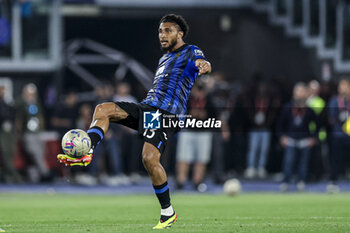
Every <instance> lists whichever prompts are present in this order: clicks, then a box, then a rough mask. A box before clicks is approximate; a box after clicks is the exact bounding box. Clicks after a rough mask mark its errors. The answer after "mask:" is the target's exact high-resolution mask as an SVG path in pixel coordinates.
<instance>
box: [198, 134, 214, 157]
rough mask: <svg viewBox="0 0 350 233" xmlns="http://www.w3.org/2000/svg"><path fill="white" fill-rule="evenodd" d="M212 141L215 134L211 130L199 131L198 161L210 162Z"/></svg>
mask: <svg viewBox="0 0 350 233" xmlns="http://www.w3.org/2000/svg"><path fill="white" fill-rule="evenodd" d="M212 143H213V134H212V133H211V132H201V133H198V137H196V145H197V161H198V162H201V163H208V162H209V160H210V155H211V149H212Z"/></svg>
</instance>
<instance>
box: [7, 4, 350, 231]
mask: <svg viewBox="0 0 350 233" xmlns="http://www.w3.org/2000/svg"><path fill="white" fill-rule="evenodd" d="M349 9H350V2H349V1H347V0H177V1H167V0H148V1H142V0H127V1H126V0H50V1H49V0H0V126H1V127H0V193H28V192H34V193H50V194H52V193H92V194H134V193H140V194H145V193H146V194H151V193H152V189H151V185H150V181H149V180H148V178H147V175H146V172H145V170H144V168H143V166H142V162H141V149H142V140H141V139H139V138H138V137H137V135H136V134H135V133H134V132H132V131H130V130H128V129H126V128H123V127H121V126H118V125H114V126H113V127H112V130H111V131H110V132H109V133H108V135H107V137H106V139H107V140H105V141H104V142H103V143H102V144H103V146H100V148H99V150H96V155H95V158H94V162H93V164H91V166H89V167H86V168H75V167H74V168H66V167H63V166H62V165H61V164H59V163H57V161H56V154H57V153H60V152H61V149H60V139H61V137H62V135H63V134H64V133H65V132H66V131H68V130H69V129H72V128H81V129H87V127H88V126H89V124H90V121H91V115H92V112H93V108H94V106H95V105H96V104H98V103H101V102H104V101H117V100H124V101H125V100H126V101H135V102H137V101H140V100H142V98H143V97H145V95H146V93H147V90H148V88H149V87H150V86H151V84H152V80H153V72H154V70H155V68H156V66H157V62H158V59H159V58H160V56H161V55H162V52H161V51H160V48H159V41H158V32H157V29H158V22H159V19H160V18H161V16H163V15H165V14H167V13H177V14H181V15H183V16H184V17H185V19H186V20H187V21H188V23H189V25H190V33H189V36H188V38H187V39H186V42H188V43H190V44H195V45H197V46H199V47H200V48H201V49H202V50H203V51H204V53H205V55H206V57H207V59H208V60H209V61H210V62H211V64H212V66H213V73H212V74H210V75H207V76H204V77H201V78H200V80H199V81H198V82H197V87H196V91H195V92H194V94H193V96H192V98H193V99H196V98H198V99H200V100H201V98H203V99H204V100H205V102H208V103H210V105H209V106H206V107H204V108H202V109H199V111H204V112H205V114H206V115H207V116H212V117H216V118H218V119H221V120H222V121H223V123H224V124H223V128H222V130H221V132H210V133H209V135H206V136H207V137H205V138H203V140H204V141H201V142H199V143H203V142H205V145H207V147H206V148H207V153H208V156H209V157H210V159H209V160H208V161H206V160H205V159H204V161H205V162H204V163H201V162H200V161H201V160H200V159H198V160H199V162H198V161H197V160H194V161H193V162H194V166H193V168H194V169H190V171H189V174H187V165H186V164H184V162H183V161H182V160H181V155H179V148H183V147H185V146H186V145H185V144H186V140H182V141H181V142H180V139H181V137H185V135H178V137H175V138H174V140H173V141H172V142H171V144H170V145H169V147H168V149H167V151H166V153H165V155H163V156H162V164H163V165H164V167H165V169H166V170H167V173H168V175H169V180H170V184H171V187H172V190H173V191H179V192H182V191H184V192H190V193H196V192H205V193H207V194H210V195H211V194H213V195H217V194H221V193H222V192H223V189H222V185H223V183H224V182H225V181H226V180H227V179H230V178H237V179H239V180H240V182H241V184H242V191H243V193H249V192H281V191H282V192H285V191H291V192H295V191H304V192H308V193H309V192H310V193H325V192H331V193H335V192H339V191H341V192H345V193H346V192H349V191H350V182H349V181H350V166H349V165H350V159H349V158H350V157H349V156H348V151H349V147H350V136H349V135H348V134H347V132H345V131H346V130H345V129H343V128H342V126H343V124H344V122H345V121H346V120H347V119H348V117H349V112H350V102H349V101H350V81H349V80H348V79H347V78H346V77H347V75H349V73H350V10H349ZM344 77H345V78H344ZM295 86H297V87H301V88H302V89H303V90H304V91H305V92H304V93H302V94H301V96H298V94H296V93H294V94H293V90H294V91H295V88H294V87H295ZM293 99H294V101H295V100H298V101H301V102H303V101H304V102H305V104H307V106H308V107H309V108H310V109H312V111H313V112H314V114H315V115H316V118H315V119H314V120H313V121H310V122H309V123H310V124H308V127H307V131H308V132H307V134H306V135H310V137H313V138H314V139H316V140H317V143H316V144H315V145H314V146H310V147H308V146H305V147H304V146H300V147H298V146H296V145H294V146H291V145H290V144H288V143H287V144H288V146H286V147H283V146H282V145H281V143H280V136H281V135H283V134H285V133H286V128H288V125H287V126H286V125H285V123H284V120H285V118H284V116H283V111H284V109H285V107H284V106H285V105H286V104H288V103H290V102H291V101H292V100H293ZM193 108H194V109H195V107H193ZM293 109H294V107H293ZM197 110H198V109H197ZM292 112H293V114H292V115H291V117H292V118H298V117H299V115H298V114H299V113H298V112H297V113H294V111H292ZM192 114H194V115H195V114H196V113H194V112H192ZM301 114H304V113H301ZM303 116H304V115H302V117H303ZM294 120H295V119H294ZM286 124H288V123H286ZM194 133H195V134H196V135H197V136H198V135H202V134H203V133H202V132H194ZM287 133H288V132H287ZM292 133H293V132H292ZM292 138H293V137H292ZM299 139H300V138H298V140H299ZM187 146H188V145H187ZM194 146H197V147H198V148H201V147H203V144H198V145H195V144H194ZM287 147H294V148H296V147H298V149H299V150H300V151H301V152H302V153H307V155H305V154H302V155H301V156H298V154H294V152H290V151H287V149H286V148H287ZM305 151H307V152H305ZM290 153H292V155H291V154H290ZM287 156H288V158H289V159H286V157H287ZM291 158H292V159H291ZM294 158H295V159H294ZM196 161H197V162H196ZM288 169H289V170H290V171H294V173H296V174H295V176H290V177H289V179H288V180H286V179H285V177H286V176H287V175H288V174H289V173H288V171H289V170H288ZM286 173H288V174H286ZM192 177H193V178H192ZM294 183H295V184H296V186H295V185H292V184H294ZM289 184H291V185H289ZM288 185H289V186H288ZM315 195H316V194H315ZM4 197H7V196H3V199H2V201H4V202H6V201H5V198H4ZM21 197H22V196H21ZM23 197H25V196H23ZM0 208H1V206H0ZM8 208H10V207H8ZM0 221H1V219H0ZM7 224H8V222H7ZM0 226H1V222H0ZM38 232H39V231H38ZM101 232H102V231H101ZM106 232H107V231H106Z"/></svg>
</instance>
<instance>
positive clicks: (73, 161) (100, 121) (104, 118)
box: [57, 102, 128, 166]
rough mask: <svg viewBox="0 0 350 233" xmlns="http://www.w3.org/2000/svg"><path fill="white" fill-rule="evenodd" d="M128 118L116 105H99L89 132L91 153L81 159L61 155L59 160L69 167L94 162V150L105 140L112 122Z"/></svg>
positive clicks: (109, 103) (108, 103) (110, 103)
mask: <svg viewBox="0 0 350 233" xmlns="http://www.w3.org/2000/svg"><path fill="white" fill-rule="evenodd" d="M127 116H128V113H127V112H125V111H124V110H123V109H121V108H120V107H119V106H118V105H117V104H115V103H112V102H107V103H102V104H99V105H97V106H96V108H95V112H94V115H93V119H92V122H91V125H90V128H89V130H88V131H87V133H88V135H89V137H90V139H91V150H90V151H89V153H88V154H87V155H85V156H83V157H81V158H72V157H69V156H68V155H64V154H59V155H58V156H57V158H58V159H59V160H60V161H61V162H63V163H65V164H66V165H69V166H73V165H80V166H83V165H85V166H87V165H88V164H90V162H91V160H92V153H93V150H94V149H95V147H96V146H97V144H99V143H100V141H101V140H102V139H103V137H104V134H105V133H107V131H108V128H109V124H110V122H118V121H119V120H122V119H125V118H127Z"/></svg>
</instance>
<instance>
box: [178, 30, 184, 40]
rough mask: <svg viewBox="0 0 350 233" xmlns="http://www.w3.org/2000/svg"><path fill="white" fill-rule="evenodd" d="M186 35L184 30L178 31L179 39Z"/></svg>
mask: <svg viewBox="0 0 350 233" xmlns="http://www.w3.org/2000/svg"><path fill="white" fill-rule="evenodd" d="M183 37H184V32H183V31H179V33H178V39H181V38H183Z"/></svg>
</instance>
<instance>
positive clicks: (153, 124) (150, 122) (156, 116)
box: [143, 110, 162, 129]
mask: <svg viewBox="0 0 350 233" xmlns="http://www.w3.org/2000/svg"><path fill="white" fill-rule="evenodd" d="M161 115H162V113H160V112H159V110H157V111H156V112H155V111H153V112H143V128H144V129H160V122H161Z"/></svg>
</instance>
